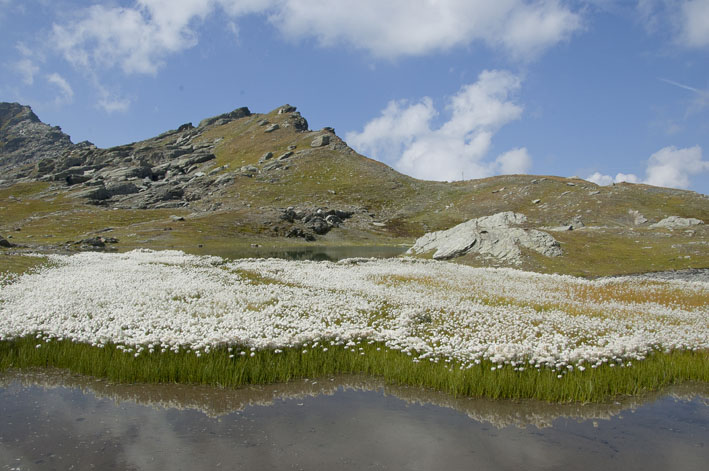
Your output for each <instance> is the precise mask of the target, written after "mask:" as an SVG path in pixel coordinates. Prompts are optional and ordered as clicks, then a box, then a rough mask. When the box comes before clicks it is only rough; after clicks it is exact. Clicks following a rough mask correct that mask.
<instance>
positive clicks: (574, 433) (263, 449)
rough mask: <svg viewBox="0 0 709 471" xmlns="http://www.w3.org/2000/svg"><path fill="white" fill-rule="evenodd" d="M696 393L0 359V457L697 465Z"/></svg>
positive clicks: (695, 389)
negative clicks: (565, 394) (3, 368)
mask: <svg viewBox="0 0 709 471" xmlns="http://www.w3.org/2000/svg"><path fill="white" fill-rule="evenodd" d="M708 393H709V388H708V386H707V385H706V384H703V385H685V386H682V387H679V388H674V389H672V390H671V391H665V392H664V393H663V394H662V395H656V396H652V397H645V398H641V399H638V398H635V399H629V400H627V401H625V402H622V403H617V402H616V403H613V404H606V405H597V404H595V405H579V404H573V405H568V404H567V405H558V404H555V405H550V404H545V403H540V402H537V401H525V402H512V401H489V400H475V399H456V398H452V397H450V396H447V395H444V394H441V393H437V392H431V391H426V390H422V389H418V388H406V387H392V386H386V385H384V384H383V383H382V382H380V381H378V380H376V379H370V378H361V377H337V378H334V377H327V378H321V379H318V380H307V381H297V382H293V383H289V384H277V385H270V386H254V387H248V388H243V389H238V390H226V389H218V388H209V387H204V386H189V385H115V384H110V383H108V382H106V381H101V380H95V379H92V378H86V377H81V376H77V375H73V374H70V373H65V372H61V371H56V370H50V371H44V370H43V371H37V372H8V373H4V374H2V375H0V417H3V420H2V421H0V469H5V468H3V467H2V465H4V464H7V468H8V469H11V468H15V469H53V468H58V469H70V468H71V465H73V466H74V469H89V468H90V467H91V466H95V467H96V468H97V469H214V468H217V469H219V468H220V467H221V468H224V469H333V468H335V467H337V468H338V469H369V468H371V469H546V468H557V467H564V468H567V469H598V468H601V467H604V468H608V469H625V470H627V469H643V470H648V469H703V466H704V465H705V464H706V463H707V462H708V461H709V407H707V406H709V403H708V402H707V398H708V397H709V394H708ZM256 406H268V407H256ZM471 419H474V420H471ZM601 419H602V420H601Z"/></svg>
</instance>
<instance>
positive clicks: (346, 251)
mask: <svg viewBox="0 0 709 471" xmlns="http://www.w3.org/2000/svg"><path fill="white" fill-rule="evenodd" d="M407 248H408V247H403V246H402V247H397V246H384V245H382V246H324V245H323V246H317V245H313V246H309V247H290V248H272V247H271V248H269V247H252V248H239V249H237V250H222V251H219V250H216V251H215V250H210V251H209V255H217V256H219V257H222V258H230V259H235V258H283V259H286V260H314V261H327V262H336V261H338V260H342V259H345V258H371V257H375V258H391V257H398V256H399V255H403V253H404V252H405V251H406V249H407Z"/></svg>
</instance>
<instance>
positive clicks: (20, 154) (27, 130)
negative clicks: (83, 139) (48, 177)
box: [0, 103, 74, 177]
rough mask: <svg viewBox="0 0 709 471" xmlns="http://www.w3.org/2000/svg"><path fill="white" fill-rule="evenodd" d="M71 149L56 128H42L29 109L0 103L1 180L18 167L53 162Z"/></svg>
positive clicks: (63, 135) (43, 125)
mask: <svg viewBox="0 0 709 471" xmlns="http://www.w3.org/2000/svg"><path fill="white" fill-rule="evenodd" d="M73 147H74V144H73V143H72V142H71V139H70V138H69V136H68V135H66V134H64V133H63V132H62V130H61V128H60V127H59V126H50V125H48V124H44V123H43V122H41V121H40V120H39V118H38V117H37V115H36V114H34V112H33V111H32V109H31V108H30V107H29V106H23V105H20V104H19V103H0V177H2V176H6V174H7V173H8V172H11V171H12V170H13V169H15V168H16V167H18V166H20V165H24V164H28V163H34V162H38V161H40V160H42V159H45V158H56V156H58V155H61V154H63V153H64V152H66V151H67V150H69V149H71V148H73Z"/></svg>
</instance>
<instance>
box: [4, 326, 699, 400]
mask: <svg viewBox="0 0 709 471" xmlns="http://www.w3.org/2000/svg"><path fill="white" fill-rule="evenodd" d="M32 367H53V368H66V369H69V370H71V371H74V372H76V373H81V374H85V375H91V376H96V377H102V378H107V379H109V380H111V381H116V382H127V383H134V382H141V383H193V384H207V385H213V386H219V387H238V386H243V385H246V384H265V383H276V382H287V381H292V380H296V379H299V378H318V377H322V376H326V375H333V374H367V375H372V376H377V377H381V378H384V379H385V380H386V381H387V382H389V383H392V384H401V385H409V386H418V387H425V388H431V389H436V390H440V391H443V392H446V393H449V394H452V395H454V396H470V397H488V398H496V399H526V398H535V399H541V400H546V401H554V402H568V401H581V402H596V401H604V400H608V399H610V398H613V397H616V396H619V395H637V394H643V393H647V392H650V391H656V390H658V389H660V388H663V387H665V386H669V385H672V384H677V383H680V382H682V381H688V380H691V381H704V382H707V381H709V354H707V352H692V351H684V352H673V353H654V354H652V355H650V356H649V357H648V358H647V359H645V360H642V361H639V362H632V363H630V362H612V363H609V364H604V365H603V366H601V367H598V368H594V369H586V370H585V371H582V369H583V368H582V369H579V368H576V369H574V368H571V369H568V368H563V369H559V370H551V369H535V368H533V367H524V366H521V365H517V364H497V363H493V362H490V361H487V360H485V361H481V362H479V363H478V364H474V365H470V366H467V367H462V366H461V365H459V364H456V363H455V362H452V361H446V360H441V361H438V360H435V361H434V360H433V359H431V361H426V359H424V360H421V361H412V355H411V352H406V353H404V352H401V351H397V350H393V349H389V348H387V347H386V346H385V345H383V344H381V343H376V342H375V343H372V342H368V341H366V339H361V340H359V341H353V342H348V343H345V342H344V341H335V340H327V339H320V340H318V341H313V342H309V343H306V344H303V345H299V346H296V347H291V348H284V349H265V350H259V349H254V348H249V347H246V346H239V345H233V346H230V347H227V346H221V347H217V348H214V349H208V350H206V351H204V350H203V351H192V350H179V351H174V350H164V351H160V348H159V346H154V348H152V349H151V348H150V346H141V347H138V348H134V347H123V346H120V345H115V344H110V343H109V344H106V345H99V346H92V345H88V344H81V343H74V342H71V341H69V340H51V341H46V340H44V339H42V338H40V339H38V338H36V337H24V338H21V339H15V340H13V341H4V342H0V370H5V369H8V368H32Z"/></svg>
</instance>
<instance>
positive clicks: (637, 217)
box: [628, 209, 647, 226]
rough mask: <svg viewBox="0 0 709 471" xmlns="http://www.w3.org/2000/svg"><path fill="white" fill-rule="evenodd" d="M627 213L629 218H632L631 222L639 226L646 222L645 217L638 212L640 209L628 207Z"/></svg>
mask: <svg viewBox="0 0 709 471" xmlns="http://www.w3.org/2000/svg"><path fill="white" fill-rule="evenodd" d="M628 214H629V215H630V217H631V219H632V220H633V224H634V225H636V226H639V225H641V224H645V223H646V222H647V218H646V217H645V216H643V215H642V214H640V211H638V210H635V209H629V210H628Z"/></svg>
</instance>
